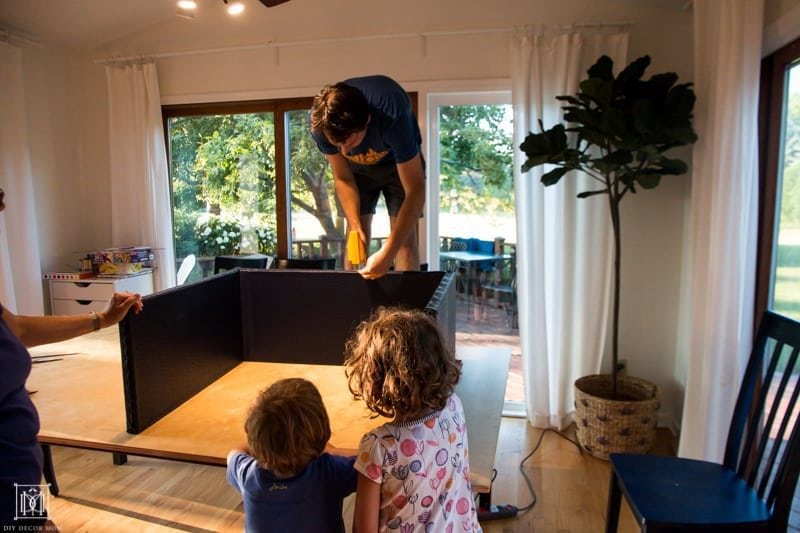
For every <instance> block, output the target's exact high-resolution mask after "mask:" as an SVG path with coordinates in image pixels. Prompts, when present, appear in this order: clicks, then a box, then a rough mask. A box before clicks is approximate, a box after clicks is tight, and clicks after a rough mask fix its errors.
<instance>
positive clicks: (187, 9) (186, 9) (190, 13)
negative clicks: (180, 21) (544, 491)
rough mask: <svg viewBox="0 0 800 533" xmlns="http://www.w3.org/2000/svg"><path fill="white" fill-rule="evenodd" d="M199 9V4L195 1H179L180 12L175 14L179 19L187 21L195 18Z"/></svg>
mask: <svg viewBox="0 0 800 533" xmlns="http://www.w3.org/2000/svg"><path fill="white" fill-rule="evenodd" d="M196 8H197V2H195V1H194V0H179V1H178V10H177V11H176V12H175V13H176V14H177V15H178V16H179V17H183V18H185V19H193V18H194V10H195V9H196Z"/></svg>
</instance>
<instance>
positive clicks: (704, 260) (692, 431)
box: [679, 0, 764, 461]
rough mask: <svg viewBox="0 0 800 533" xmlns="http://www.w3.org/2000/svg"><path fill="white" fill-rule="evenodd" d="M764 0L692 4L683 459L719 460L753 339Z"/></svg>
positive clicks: (712, 0)
mask: <svg viewBox="0 0 800 533" xmlns="http://www.w3.org/2000/svg"><path fill="white" fill-rule="evenodd" d="M763 9H764V4H763V0H730V1H726V2H720V1H718V0H695V1H694V48H695V52H694V78H695V79H694V83H695V92H696V94H697V105H696V108H695V129H696V130H697V135H698V137H699V139H698V142H697V143H696V144H695V145H694V152H693V157H692V159H693V170H692V202H691V220H692V222H691V254H692V256H691V260H690V265H691V268H690V271H689V276H690V280H689V284H690V285H689V290H688V291H687V294H688V295H689V296H688V300H689V301H688V313H683V315H684V316H685V317H686V318H687V320H686V321H685V322H684V323H682V324H681V326H682V327H683V328H684V329H683V333H684V334H683V336H684V338H686V339H687V345H686V346H685V347H684V349H685V353H686V354H688V355H687V360H688V362H687V369H686V371H687V377H686V392H685V396H684V409H683V421H682V424H681V441H680V448H679V454H680V455H682V456H686V457H693V458H699V459H706V460H712V461H719V460H721V459H722V455H723V449H724V443H725V439H726V437H727V434H728V425H729V424H730V418H731V413H732V412H733V406H734V403H735V400H736V395H737V393H738V391H739V385H740V383H741V379H742V374H743V372H744V367H745V365H746V362H747V357H748V354H749V351H750V347H751V344H752V339H753V328H752V323H753V294H754V287H755V265H756V233H757V226H758V137H757V120H758V91H759V68H760V59H761V33H762V17H763Z"/></svg>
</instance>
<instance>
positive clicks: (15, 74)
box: [0, 42, 44, 315]
mask: <svg viewBox="0 0 800 533" xmlns="http://www.w3.org/2000/svg"><path fill="white" fill-rule="evenodd" d="M0 187H2V188H3V190H4V191H5V202H6V209H5V211H3V212H2V213H0V301H2V303H3V305H4V306H6V307H8V308H9V309H11V310H12V312H15V313H21V314H25V315H42V314H44V300H43V298H42V269H41V262H40V257H39V238H38V235H37V228H36V205H35V202H34V197H33V181H32V176H31V160H30V151H29V148H28V123H27V118H26V115H25V90H24V88H23V83H22V50H21V49H19V48H17V47H15V46H12V45H10V44H8V43H4V42H0Z"/></svg>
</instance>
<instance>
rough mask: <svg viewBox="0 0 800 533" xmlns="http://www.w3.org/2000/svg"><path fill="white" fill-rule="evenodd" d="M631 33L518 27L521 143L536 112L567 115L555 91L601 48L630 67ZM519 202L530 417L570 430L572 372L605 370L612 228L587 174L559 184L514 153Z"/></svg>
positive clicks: (515, 66)
mask: <svg viewBox="0 0 800 533" xmlns="http://www.w3.org/2000/svg"><path fill="white" fill-rule="evenodd" d="M627 51H628V35H627V33H621V32H619V29H617V30H616V31H613V30H611V29H605V30H595V31H590V30H584V31H581V32H578V31H569V32H560V33H557V34H553V33H550V32H548V31H546V30H530V29H525V30H518V31H516V32H515V35H514V37H513V43H512V97H513V104H514V146H519V145H520V144H521V143H522V141H523V140H524V138H525V135H526V134H527V133H528V132H529V131H536V132H538V131H539V125H538V120H539V119H541V120H542V122H543V124H544V126H545V128H549V127H551V126H553V125H555V124H556V123H558V122H560V121H561V120H562V113H561V105H562V104H561V103H560V102H558V101H557V100H556V99H555V97H556V96H558V95H567V94H574V93H575V92H577V90H578V85H579V83H580V81H581V80H582V79H584V78H585V77H586V71H587V69H588V68H589V67H590V66H591V65H592V64H594V62H595V61H596V60H597V59H598V58H599V57H600V56H601V55H604V54H605V55H607V56H609V57H610V58H611V59H612V60H613V61H614V69H615V71H617V72H619V70H621V69H622V68H624V67H625V65H626V60H627ZM514 155H515V158H516V160H515V163H514V187H515V193H516V202H517V205H516V208H517V236H518V237H517V253H518V262H519V269H518V275H517V276H518V277H517V281H518V293H519V306H520V325H519V329H520V342H521V348H522V368H523V374H524V381H525V393H526V394H525V396H526V403H527V411H528V418H529V419H530V421H531V423H532V424H533V425H534V426H537V427H548V426H555V427H557V428H563V427H564V426H566V425H567V424H569V423H570V422H571V420H572V412H573V410H574V407H573V391H572V385H573V382H574V381H575V379H577V378H578V377H580V376H583V375H586V374H593V373H597V372H599V371H600V363H601V360H602V354H603V350H604V346H605V337H606V331H607V323H608V320H609V312H608V310H609V299H610V295H611V280H612V276H611V274H612V268H611V267H612V243H613V241H612V234H611V223H610V220H609V215H608V206H607V204H606V203H605V202H603V201H601V200H598V199H596V198H595V199H586V200H581V199H578V198H576V194H577V193H579V192H581V191H584V190H588V189H591V188H592V184H591V183H590V181H589V179H588V178H586V177H585V176H582V175H578V176H575V175H571V174H568V175H567V176H565V177H564V178H562V180H561V182H559V184H558V185H555V186H551V187H544V185H542V184H541V183H540V181H539V180H540V178H541V175H542V173H543V172H544V171H545V170H543V169H542V167H538V168H536V169H533V170H531V171H530V172H527V173H525V174H522V173H521V172H520V166H521V164H522V162H523V161H524V154H522V153H521V152H520V151H519V150H515V151H514Z"/></svg>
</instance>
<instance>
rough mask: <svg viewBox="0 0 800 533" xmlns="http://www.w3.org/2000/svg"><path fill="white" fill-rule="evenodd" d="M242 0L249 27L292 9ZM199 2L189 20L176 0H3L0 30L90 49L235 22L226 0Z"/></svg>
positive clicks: (51, 43) (59, 45)
mask: <svg viewBox="0 0 800 533" xmlns="http://www.w3.org/2000/svg"><path fill="white" fill-rule="evenodd" d="M243 1H244V3H245V6H246V10H245V13H244V14H242V15H241V17H242V18H246V19H247V20H248V22H247V24H248V26H249V25H252V24H253V23H254V19H263V18H264V17H268V16H269V13H270V12H271V13H272V15H273V16H274V15H275V14H276V13H278V11H279V10H285V9H287V8H291V3H288V4H282V5H278V6H275V7H272V8H267V7H264V6H263V5H262V4H261V3H260V2H259V1H258V0H243ZM295 1H298V0H295ZM300 1H301V2H302V1H303V0H300ZM328 1H330V2H336V1H338V0H328ZM197 3H198V9H197V14H196V16H195V20H186V19H181V18H180V17H178V16H177V15H176V11H177V7H176V0H0V31H2V30H6V31H8V32H11V33H12V34H15V35H20V36H22V37H25V38H27V39H30V40H33V41H36V42H39V43H42V44H44V45H47V46H52V47H56V48H65V49H69V50H73V51H89V50H93V49H97V48H102V47H104V46H106V45H108V44H109V43H113V42H115V41H119V40H121V39H125V38H127V37H129V36H133V35H136V34H139V33H141V32H146V31H147V30H151V29H153V28H157V27H159V26H173V25H179V24H184V25H186V24H195V25H202V26H204V27H214V28H215V30H217V31H215V33H218V30H219V28H220V27H221V26H225V25H230V24H231V21H230V19H231V17H230V16H229V15H228V14H227V13H226V11H225V5H224V4H223V2H222V0H197ZM220 23H222V24H220ZM232 31H235V29H232Z"/></svg>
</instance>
